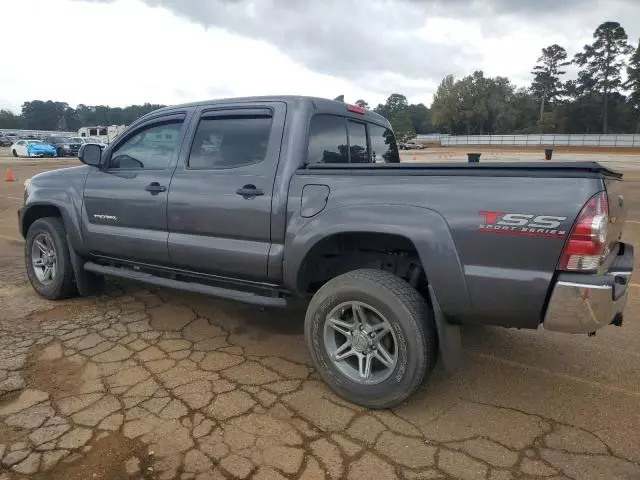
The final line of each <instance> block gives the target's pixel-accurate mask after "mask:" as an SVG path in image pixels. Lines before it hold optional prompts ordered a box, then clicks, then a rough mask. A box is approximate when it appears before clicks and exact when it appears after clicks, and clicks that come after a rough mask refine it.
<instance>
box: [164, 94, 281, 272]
mask: <svg viewBox="0 0 640 480" xmlns="http://www.w3.org/2000/svg"><path fill="white" fill-rule="evenodd" d="M285 113H286V104H284V103H281V102H258V103H256V104H250V105H249V104H239V105H224V106H217V107H215V108H202V109H201V110H200V112H199V118H198V120H197V121H196V122H193V127H192V128H191V129H190V130H191V132H190V134H189V138H190V140H188V141H187V142H188V144H189V145H190V149H189V150H188V152H187V154H186V155H185V156H184V159H183V161H181V162H180V164H179V165H178V167H177V168H176V171H175V174H174V176H173V179H172V182H171V189H170V191H169V203H168V209H167V212H168V215H167V218H168V229H169V255H170V258H171V261H172V263H174V264H175V265H176V266H181V267H183V268H185V269H189V270H192V271H197V272H203V273H211V274H217V275H223V276H232V277H239V278H245V279H253V280H266V279H267V263H268V258H269V250H270V248H271V201H272V196H273V185H274V179H275V174H276V169H277V167H278V160H279V156H280V143H281V141H282V133H283V129H284V119H285Z"/></svg>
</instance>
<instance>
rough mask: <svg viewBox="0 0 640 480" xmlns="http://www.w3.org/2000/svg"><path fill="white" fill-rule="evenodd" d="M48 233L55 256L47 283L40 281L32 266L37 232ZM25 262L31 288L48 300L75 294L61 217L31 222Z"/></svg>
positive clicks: (75, 289)
mask: <svg viewBox="0 0 640 480" xmlns="http://www.w3.org/2000/svg"><path fill="white" fill-rule="evenodd" d="M42 233H45V234H48V235H49V237H50V238H51V239H52V240H53V247H54V249H55V257H56V272H55V275H54V276H53V278H52V279H51V281H50V282H49V283H43V282H41V281H40V280H39V279H38V277H37V275H36V272H35V267H34V266H33V263H32V260H33V257H32V252H33V243H34V240H35V239H36V237H38V235H39V234H42ZM25 263H26V268H27V276H28V277H29V281H30V282H31V285H32V286H33V289H34V290H35V291H36V292H37V293H38V294H40V295H41V296H43V297H44V298H47V299H49V300H61V299H63V298H69V297H72V296H75V295H76V294H77V288H76V284H75V279H74V274H73V267H72V265H71V259H70V256H69V248H68V246H67V236H66V232H65V229H64V224H63V223H62V219H60V218H58V217H45V218H39V219H38V220H36V221H35V222H33V223H32V224H31V226H30V227H29V231H28V232H27V239H26V243H25Z"/></svg>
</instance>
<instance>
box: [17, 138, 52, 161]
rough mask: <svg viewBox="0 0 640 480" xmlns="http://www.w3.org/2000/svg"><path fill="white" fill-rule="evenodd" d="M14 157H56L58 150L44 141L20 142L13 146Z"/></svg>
mask: <svg viewBox="0 0 640 480" xmlns="http://www.w3.org/2000/svg"><path fill="white" fill-rule="evenodd" d="M11 154H12V155H13V156H14V157H55V156H56V149H55V147H53V146H52V145H49V144H46V143H44V142H43V141H42V140H18V141H17V142H16V143H14V144H13V145H11Z"/></svg>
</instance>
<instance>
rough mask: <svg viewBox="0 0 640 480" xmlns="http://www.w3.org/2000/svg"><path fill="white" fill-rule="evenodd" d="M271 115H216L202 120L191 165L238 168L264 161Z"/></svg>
mask: <svg viewBox="0 0 640 480" xmlns="http://www.w3.org/2000/svg"><path fill="white" fill-rule="evenodd" d="M270 132H271V117H217V118H203V119H202V120H200V124H199V125H198V130H197V131H196V135H195V137H194V139H193V146H192V147H191V153H190V154H189V168H193V169H203V168H235V167H241V166H243V165H250V164H252V163H258V162H261V161H262V160H264V157H265V155H266V154H267V147H268V146H269V133H270Z"/></svg>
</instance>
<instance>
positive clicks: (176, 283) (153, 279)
mask: <svg viewBox="0 0 640 480" xmlns="http://www.w3.org/2000/svg"><path fill="white" fill-rule="evenodd" d="M84 268H85V270H88V271H90V272H94V273H100V274H103V275H113V276H114V277H120V278H127V279H129V280H137V281H139V282H144V283H150V284H152V285H157V286H159V287H167V288H175V289H176V290H184V291H186V292H194V293H202V294H204V295H210V296H212V297H218V298H224V299H227V300H236V301H238V302H244V303H250V304H252V305H259V306H261V307H280V308H283V307H286V306H287V300H286V299H284V298H282V297H275V296H274V297H269V296H266V295H259V294H257V293H253V292H243V291H240V290H231V289H229V288H221V287H213V286H211V285H206V284H202V283H195V282H184V281H182V280H173V279H171V278H165V277H160V276H157V275H153V274H151V273H146V272H140V271H136V270H131V269H127V268H119V267H111V266H107V265H99V264H97V263H94V262H86V263H85V264H84Z"/></svg>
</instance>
